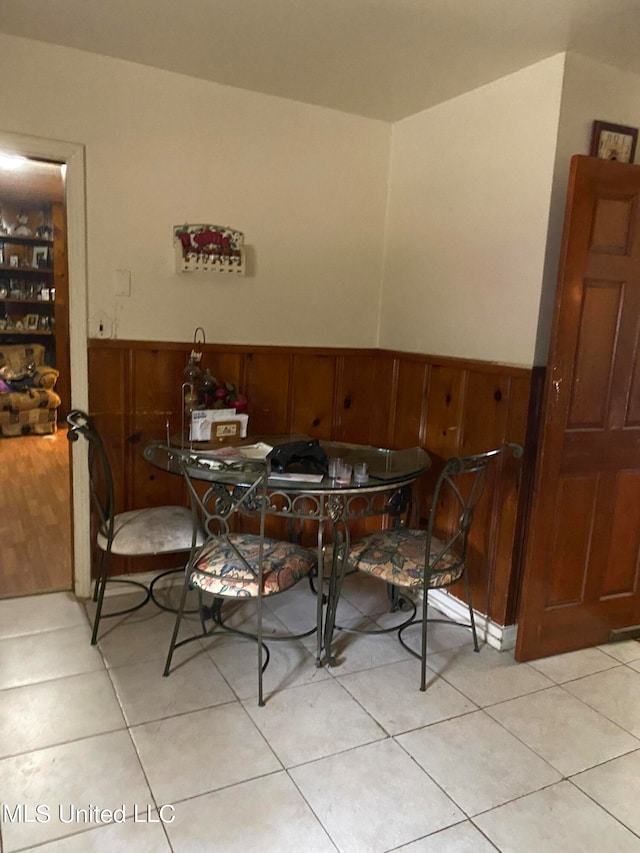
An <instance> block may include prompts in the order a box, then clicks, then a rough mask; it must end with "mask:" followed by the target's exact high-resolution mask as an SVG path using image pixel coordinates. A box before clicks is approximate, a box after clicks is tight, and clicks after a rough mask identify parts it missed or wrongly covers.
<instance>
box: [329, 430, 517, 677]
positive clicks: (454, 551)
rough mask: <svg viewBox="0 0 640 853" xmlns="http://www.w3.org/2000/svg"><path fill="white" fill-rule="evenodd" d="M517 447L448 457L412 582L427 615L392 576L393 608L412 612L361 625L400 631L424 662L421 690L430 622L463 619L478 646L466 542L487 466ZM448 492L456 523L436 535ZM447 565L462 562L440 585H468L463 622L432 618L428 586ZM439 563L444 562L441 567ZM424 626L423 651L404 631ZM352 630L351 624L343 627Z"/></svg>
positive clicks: (476, 647) (380, 631) (383, 631)
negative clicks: (419, 571) (392, 621)
mask: <svg viewBox="0 0 640 853" xmlns="http://www.w3.org/2000/svg"><path fill="white" fill-rule="evenodd" d="M507 451H512V452H513V455H514V456H515V457H520V456H522V448H521V447H520V445H518V444H513V443H510V444H504V445H502V446H501V447H498V448H496V449H495V450H490V451H487V452H486V453H479V454H475V455H472V456H455V457H452V458H450V459H448V460H447V462H446V463H445V465H444V468H443V469H442V471H441V472H440V475H439V476H438V479H437V482H436V486H435V489H434V492H433V497H432V502H431V510H430V512H429V521H428V525H427V530H426V541H425V562H424V570H423V576H422V580H421V582H420V584H416V586H414V587H412V589H420V590H422V592H423V607H422V615H421V616H420V618H418V619H417V618H416V613H417V607H416V604H415V602H414V601H413V600H412V599H411V598H409V597H408V596H407V595H406V594H404V593H403V590H405V589H406V587H400V586H398V585H395V584H393V583H389V582H387V591H388V594H389V598H390V600H391V612H393V611H395V610H398V609H400V610H406V609H409V610H410V614H409V616H408V618H406V619H405V620H404V621H403V622H402V623H400V624H399V625H393V626H392V627H390V628H380V629H377V630H373V631H366V630H365V631H360V632H359V633H372V634H386V633H391V632H396V633H397V635H398V640H399V642H400V644H401V645H402V646H403V647H404V648H405V649H406V650H407V651H408V652H409V653H410V654H412V655H413V656H414V657H416V658H418V659H419V660H420V662H421V671H420V690H422V691H424V690H426V669H427V664H426V658H427V626H428V624H429V623H430V622H434V623H438V622H440V623H445V624H448V625H452V624H453V625H458V626H460V627H463V628H468V629H470V630H471V633H472V636H473V648H474V651H476V652H478V651H479V650H480V647H479V645H478V634H477V630H476V622H475V614H474V610H473V603H472V597H471V584H470V581H469V572H468V569H467V546H468V541H469V532H470V530H471V525H472V522H473V518H474V514H475V511H476V508H477V506H478V504H479V503H480V500H481V498H482V495H483V493H484V490H485V487H486V484H487V477H488V471H489V468H490V466H491V464H492V463H494V462H496V461H497V460H498V459H499V458H500V457H501V456H502V455H503V454H504V453H505V452H507ZM469 476H471V482H470V485H469V486H468V489H466V490H465V492H464V493H463V490H462V488H461V484H460V481H461V480H464V479H468V477H469ZM447 498H450V499H452V500H453V506H454V507H455V510H454V511H451V510H449V512H450V513H451V514H453V512H455V516H456V524H455V527H454V529H453V531H452V532H450V533H448V535H447V538H446V539H444V540H443V538H442V537H439V536H437V528H436V525H437V522H438V521H439V520H440V518H441V512H442V507H443V506H445V507H447ZM434 539H435V540H437V541H438V542H440V543H442V547H441V548H440V549H439V550H438V551H437V552H436V553H434V554H432V553H431V545H432V542H433V540H434ZM452 557H453V558H454V563H453V566H452V565H451V563H448V564H447V563H443V560H445V558H446V559H449V560H450V559H451V558H452ZM443 565H444V566H445V567H446V569H447V570H448V571H451V570H452V569H454V570H455V569H458V568H460V567H461V568H462V571H461V573H460V574H459V575H458V576H457V577H456V578H455V580H452V581H450V582H448V583H442V584H437V585H436V587H435V588H438V589H446V588H447V587H449V586H452V585H453V584H455V583H458V582H460V581H461V580H462V581H463V582H464V585H465V592H466V598H467V607H468V610H469V621H468V622H460V621H455V620H452V619H437V618H428V616H427V612H428V595H429V590H430V589H432V588H434V587H432V586H431V579H432V578H433V577H434V576H437V575H438V574H439V573H440V571H441V570H442V566H443ZM439 566H440V567H441V568H440V569H439ZM415 625H420V626H421V644H420V653H418V652H416V651H415V650H414V649H413V648H412V647H411V646H409V645H408V643H407V642H406V640H405V639H404V637H403V633H404V632H405V631H406V630H407V629H409V628H411V627H413V626H415ZM344 630H348V629H344Z"/></svg>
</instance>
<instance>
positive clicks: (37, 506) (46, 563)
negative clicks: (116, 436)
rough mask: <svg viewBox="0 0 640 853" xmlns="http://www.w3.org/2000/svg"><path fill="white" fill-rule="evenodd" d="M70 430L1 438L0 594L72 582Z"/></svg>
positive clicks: (30, 591) (55, 587) (66, 585)
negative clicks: (68, 437) (68, 435)
mask: <svg viewBox="0 0 640 853" xmlns="http://www.w3.org/2000/svg"><path fill="white" fill-rule="evenodd" d="M66 434H67V430H66V425H65V427H62V428H59V429H58V432H57V434H56V435H54V436H35V435H34V436H22V437H20V438H0V598H8V597H10V596H14V595H30V594H34V593H40V592H51V591H54V590H66V589H71V588H72V558H71V484H70V473H69V443H68V441H67V437H66Z"/></svg>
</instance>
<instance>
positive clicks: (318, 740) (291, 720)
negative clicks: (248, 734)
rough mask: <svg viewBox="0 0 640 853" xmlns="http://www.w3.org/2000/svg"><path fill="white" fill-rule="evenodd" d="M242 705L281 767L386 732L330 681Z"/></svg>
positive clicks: (362, 741) (338, 749) (357, 743)
mask: <svg viewBox="0 0 640 853" xmlns="http://www.w3.org/2000/svg"><path fill="white" fill-rule="evenodd" d="M244 707H245V708H246V710H247V712H248V713H249V714H250V715H251V717H252V719H253V721H254V722H255V724H256V726H257V727H258V728H259V729H260V731H261V732H262V735H263V736H264V738H265V739H266V740H267V741H268V743H269V745H270V746H271V748H272V749H273V751H274V752H275V753H276V755H277V756H278V758H279V759H280V761H281V762H282V764H283V765H284V767H294V766H295V765H296V764H303V763H305V762H307V761H314V760H315V759H317V758H322V757H323V756H325V755H330V754H331V753H334V752H340V751H342V750H345V749H353V747H356V746H360V745H362V744H365V743H370V742H371V741H375V740H381V739H382V738H384V737H385V736H386V735H385V732H384V731H383V730H382V729H381V728H380V726H379V725H378V724H377V723H376V722H375V720H373V719H372V718H371V717H370V716H369V715H368V714H367V712H366V711H364V710H363V709H362V708H361V707H360V705H359V704H358V703H357V702H356V701H355V700H354V699H353V698H352V697H351V696H350V695H349V693H347V691H346V690H345V689H344V688H343V687H341V685H340V684H337V683H336V682H335V681H334V680H333V679H329V680H327V681H320V682H318V683H317V684H305V685H302V686H300V687H292V688H291V689H290V690H283V691H282V692H280V693H276V694H275V695H274V696H272V697H271V698H270V700H269V701H268V702H267V704H266V705H265V706H264V707H263V708H259V707H258V706H257V705H256V703H255V702H253V701H251V700H247V701H246V702H245V703H244Z"/></svg>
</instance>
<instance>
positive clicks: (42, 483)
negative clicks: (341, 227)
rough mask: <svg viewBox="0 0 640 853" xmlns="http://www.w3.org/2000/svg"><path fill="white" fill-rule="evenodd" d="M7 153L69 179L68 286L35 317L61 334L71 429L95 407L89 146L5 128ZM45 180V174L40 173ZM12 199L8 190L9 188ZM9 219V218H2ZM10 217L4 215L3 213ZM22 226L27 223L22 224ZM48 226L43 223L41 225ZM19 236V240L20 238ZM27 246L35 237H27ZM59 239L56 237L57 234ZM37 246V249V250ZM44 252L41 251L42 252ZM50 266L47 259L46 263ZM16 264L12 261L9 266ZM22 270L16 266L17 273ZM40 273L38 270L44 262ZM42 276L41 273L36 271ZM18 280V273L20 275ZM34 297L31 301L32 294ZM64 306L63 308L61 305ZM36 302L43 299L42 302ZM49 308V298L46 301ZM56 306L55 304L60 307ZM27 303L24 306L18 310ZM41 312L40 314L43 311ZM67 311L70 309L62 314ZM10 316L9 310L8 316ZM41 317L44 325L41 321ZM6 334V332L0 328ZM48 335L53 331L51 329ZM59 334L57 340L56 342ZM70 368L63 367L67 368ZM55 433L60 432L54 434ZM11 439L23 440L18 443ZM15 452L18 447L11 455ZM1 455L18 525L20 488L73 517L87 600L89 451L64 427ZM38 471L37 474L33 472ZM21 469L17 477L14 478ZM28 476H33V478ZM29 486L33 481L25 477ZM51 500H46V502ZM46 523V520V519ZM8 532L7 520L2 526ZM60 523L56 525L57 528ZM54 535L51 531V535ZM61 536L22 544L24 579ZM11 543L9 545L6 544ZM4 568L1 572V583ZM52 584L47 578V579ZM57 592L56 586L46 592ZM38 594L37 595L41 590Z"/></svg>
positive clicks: (63, 207) (2, 494)
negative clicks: (91, 389) (73, 420)
mask: <svg viewBox="0 0 640 853" xmlns="http://www.w3.org/2000/svg"><path fill="white" fill-rule="evenodd" d="M0 152H2V153H4V154H6V155H10V156H11V157H12V158H15V159H19V158H20V157H22V158H27V159H28V160H29V161H30V164H31V166H32V167H33V169H34V171H37V169H38V168H41V169H42V168H44V167H45V165H46V164H56V168H57V169H58V170H59V174H60V175H62V176H63V180H62V187H63V190H62V193H63V195H62V202H61V203H59V207H58V212H59V211H62V212H63V214H64V216H63V218H62V219H56V217H53V218H54V219H55V222H54V223H53V225H54V231H55V229H56V228H59V229H60V231H61V233H60V236H61V237H62V238H63V239H61V240H56V239H54V240H53V241H52V244H53V245H52V246H49V248H53V249H54V251H55V250H56V249H57V248H63V249H64V252H65V253H66V255H65V257H64V258H63V262H58V264H57V265H56V263H55V259H54V263H53V270H54V273H55V275H56V276H57V274H58V272H60V274H61V275H62V274H64V276H65V281H62V282H61V281H56V282H55V285H54V286H55V289H56V293H55V299H51V293H49V298H50V302H51V304H50V305H49V306H47V307H45V305H44V304H43V305H40V306H36V307H35V308H34V310H33V311H30V312H29V313H31V314H34V315H39V314H40V313H42V314H46V313H47V311H48V312H49V315H50V316H53V317H54V329H51V328H50V329H49V330H48V331H50V332H52V331H54V330H55V333H56V334H55V336H54V335H53V334H51V335H49V337H50V338H51V340H49V341H48V343H49V348H50V349H52V348H53V347H54V345H55V361H56V369H58V365H59V366H60V368H61V369H60V377H59V379H58V382H60V380H61V384H60V385H59V386H58V385H57V384H56V388H57V390H59V391H60V394H59V396H60V417H59V418H58V423H59V424H62V425H65V426H66V421H65V415H66V412H67V411H68V410H69V409H70V408H72V407H77V408H86V407H87V404H88V373H87V321H86V316H87V293H86V285H87V275H86V224H85V209H86V200H85V181H84V171H85V156H84V146H82V145H80V144H77V143H70V142H65V141H61V140H49V139H44V138H39V137H31V136H22V135H18V134H13V133H5V132H3V131H1V130H0ZM41 177H42V176H41ZM4 192H5V195H6V194H8V192H9V190H8V189H6V188H5V191H4ZM2 204H3V198H2V192H0V205H2ZM2 215H3V214H2ZM3 218H4V215H3ZM18 224H22V223H18ZM33 224H34V223H32V222H31V221H29V219H28V218H27V223H26V227H27V228H31V229H32V230H33ZM41 224H42V225H46V223H38V224H37V225H36V228H37V227H40V225H41ZM18 236H20V235H18ZM48 236H49V235H48V234H45V233H44V232H42V231H41V232H39V234H38V235H36V234H34V235H33V239H34V240H36V238H37V239H38V240H39V239H40V238H42V237H44V239H46V238H47V237H48ZM22 237H23V242H25V243H26V242H28V239H27V238H28V237H29V235H26V234H22ZM54 238H55V233H54ZM30 248H32V249H35V247H30ZM43 254H44V253H42V252H41V253H40V255H43ZM31 260H32V264H33V263H34V260H36V258H35V252H34V254H33V256H32V259H31ZM40 262H41V263H46V261H42V260H41V261H40ZM14 263H15V261H14ZM10 264H11V261H9V266H10ZM12 269H13V270H15V267H14V268H12ZM34 269H37V265H36V267H35V268H34ZM18 270H19V271H20V261H19V260H18ZM36 275H37V274H36ZM23 277H24V278H28V277H29V274H25V276H23ZM16 278H17V276H16ZM65 293H66V295H67V299H66V306H65V305H63V300H62V299H61V298H60V297H61V296H62V295H64V294H65ZM27 298H28V296H27ZM59 298H60V302H59V304H58V300H59ZM36 301H38V300H37V299H36ZM41 301H42V302H43V303H44V302H45V301H46V300H41ZM53 303H56V304H55V305H54V304H53ZM19 307H21V306H18V308H19ZM38 309H39V310H38ZM63 309H65V310H63ZM11 310H12V311H15V312H16V314H17V308H16V307H14V306H12V308H11ZM5 313H6V312H5ZM39 322H40V321H39V320H38V321H37V323H38V324H39ZM22 325H23V331H25V332H27V331H29V332H32V331H35V328H34V326H35V325H36V321H34V319H33V318H32V319H31V321H30V323H29V324H28V325H29V327H30V328H25V326H27V323H26V322H25V321H24V320H23V321H22ZM0 331H2V330H0ZM45 331H47V330H45ZM54 337H55V340H54ZM63 363H64V369H62V365H63ZM52 435H53V434H52ZM29 440H31V441H32V442H38V443H39V449H40V450H43V449H45V448H47V449H48V453H47V454H44V453H43V455H42V456H41V459H40V465H39V466H38V465H34V464H33V462H31V463H30V462H28V461H25V459H29V458H31V454H30V452H28V441H29ZM12 442H17V444H16V443H12ZM12 448H13V450H12ZM23 448H24V449H25V453H24V457H23V454H21V453H19V452H18V451H19V450H20V449H23ZM0 452H3V453H4V455H6V456H7V458H6V459H4V458H3V460H2V472H3V476H2V478H0V502H4V503H7V502H8V503H9V505H10V508H11V510H12V512H13V515H12V520H13V521H12V523H15V524H16V526H18V527H20V526H22V527H25V516H24V515H23V514H22V512H21V511H20V509H19V507H21V503H20V502H19V501H18V500H17V499H16V498H17V496H18V491H22V492H23V493H24V491H25V490H26V491H27V492H28V493H29V495H30V499H31V503H30V504H29V509H30V510H33V508H34V507H35V506H36V505H37V501H38V498H39V497H42V496H43V495H46V497H47V499H50V500H51V501H52V502H55V503H56V505H58V506H60V505H62V506H60V510H61V511H62V508H63V507H64V511H65V516H66V525H67V529H68V538H69V545H68V549H69V555H68V558H67V562H66V569H67V579H66V580H65V588H67V589H72V590H73V591H74V592H75V593H76V595H79V596H86V595H87V594H88V593H89V589H90V577H89V574H90V573H89V557H90V547H89V496H88V477H87V474H86V459H85V458H84V456H83V454H82V452H78V451H77V450H76V448H75V447H74V449H73V452H72V454H71V458H70V457H69V448H68V442H67V440H66V430H65V431H64V432H63V433H62V434H60V430H56V433H55V438H54V437H51V438H48V437H45V436H42V435H35V436H24V437H19V438H15V439H10V438H7V439H5V438H0ZM62 459H64V463H65V470H64V474H63V475H60V461H61V460H62ZM31 469H33V470H31ZM14 470H15V476H14V474H13V472H14ZM23 475H24V477H25V478H26V479H28V477H32V478H33V479H34V480H35V486H32V485H29V486H28V487H25V486H24V484H23V486H22V488H21V489H19V486H20V477H21V476H23ZM27 475H28V476H27ZM63 479H64V483H65V484H66V493H65V487H64V485H61V486H60V487H59V488H58V490H57V492H56V490H55V488H54V487H53V483H54V482H57V483H58V484H62V481H63ZM25 481H26V480H25ZM42 503H43V504H44V503H45V502H44V501H43V502H42ZM52 514H53V510H50V511H45V514H44V519H47V520H49V521H50V520H51V518H52ZM44 519H43V521H44ZM2 526H3V527H4V520H3V525H2ZM54 526H55V524H54ZM46 532H50V531H46ZM59 539H60V537H58V538H55V537H54V538H50V537H47V536H46V535H45V536H43V537H40V541H39V545H38V547H39V549H40V550H39V551H38V547H36V545H35V544H34V543H35V542H36V539H35V537H27V536H26V535H25V537H24V538H23V541H22V547H21V548H19V549H18V554H17V557H16V559H17V562H18V570H17V571H18V574H20V575H21V578H22V580H24V577H25V576H26V575H28V573H29V568H30V566H31V565H34V564H35V563H36V562H40V563H41V564H42V565H46V564H47V562H50V561H51V558H52V549H55V547H56V544H57V543H58V542H59ZM5 542H6V540H5ZM6 553H7V552H6V549H5V548H4V547H3V566H4V565H5V563H6V560H5V559H4V556H5V554H6ZM1 574H2V570H1V569H0V581H1ZM45 583H47V581H46V580H45ZM47 588H48V589H50V588H51V585H49V586H48V587H47ZM34 591H36V590H34ZM38 591H44V590H38ZM23 594H25V592H24V589H12V590H11V591H10V592H7V591H6V590H5V589H2V588H0V597H4V596H7V595H23Z"/></svg>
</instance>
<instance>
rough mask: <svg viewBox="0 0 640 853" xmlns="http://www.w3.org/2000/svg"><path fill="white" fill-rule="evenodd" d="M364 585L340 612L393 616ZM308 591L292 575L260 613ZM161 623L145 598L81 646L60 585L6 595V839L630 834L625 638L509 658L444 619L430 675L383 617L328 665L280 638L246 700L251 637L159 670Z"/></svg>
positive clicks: (41, 842)
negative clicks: (167, 671) (263, 700)
mask: <svg viewBox="0 0 640 853" xmlns="http://www.w3.org/2000/svg"><path fill="white" fill-rule="evenodd" d="M364 583H371V582H370V581H369V580H367V579H360V578H355V577H354V578H349V579H348V580H347V589H346V590H345V598H344V600H343V603H342V604H341V606H340V614H339V619H340V622H341V624H348V622H349V621H350V622H351V623H352V624H353V623H354V622H355V623H357V622H359V623H363V622H365V621H367V620H368V619H371V618H376V617H378V618H380V619H381V621H385V620H384V617H383V616H382V611H383V608H384V604H385V600H384V595H382V597H378V598H376V594H375V592H371V589H370V587H367V588H366V589H365V588H364V587H363V584H364ZM376 589H377V587H376ZM358 603H360V607H361V610H362V611H363V612H360V611H359V610H358V607H357V605H358ZM314 608H315V602H314V599H313V597H312V595H311V593H310V592H309V590H308V589H307V588H306V587H302V586H301V587H299V588H298V589H297V590H294V591H293V593H292V594H291V596H290V597H289V599H288V601H287V600H285V598H284V597H281V598H280V599H279V600H277V599H274V601H273V609H272V611H271V612H270V614H269V620H268V622H269V625H271V626H272V627H274V628H275V627H277V626H282V625H283V624H284V625H287V626H289V627H291V626H296V627H299V626H300V620H301V614H302V615H304V614H305V613H307V614H309V619H310V620H313V615H314V612H315V610H314ZM236 618H237V619H238V620H241V619H242V618H243V617H242V613H239V614H237V616H236ZM190 624H192V623H190ZM172 625H173V616H172V615H170V614H168V613H165V612H162V611H160V610H159V609H157V608H155V606H154V605H149V606H148V607H146V608H145V609H144V610H142V611H139V612H138V613H137V614H135V616H133V617H128V618H126V619H114V620H108V621H105V622H103V623H102V626H101V640H100V647H99V649H93V648H91V647H90V645H89V628H88V621H87V617H86V614H85V609H84V607H83V606H82V605H81V604H80V603H78V602H76V601H75V599H74V598H73V597H72V596H71V595H66V594H53V595H48V596H36V597H31V598H24V599H18V600H15V599H13V600H4V601H0V799H1V803H2V809H3V813H2V815H0V817H1V818H2V826H1V829H2V845H3V846H2V849H3V851H4V853H9V851H19V850H34V849H37V850H39V851H42V853H46V851H54V850H55V851H60V853H72V851H77V853H86V851H100V853H103V852H104V851H108V853H111V851H120V850H122V851H131V853H142V851H148V852H149V853H162V851H171V850H173V851H179V852H180V853H181V852H182V851H185V852H188V853H191V852H192V851H194V853H195V851H220V853H236V851H238V853H240V851H242V853H247V851H260V853H271V852H272V851H273V853H289V851H292V852H293V851H295V853H298V851H305V853H313V851H322V852H323V853H324V851H333V853H335V851H340V853H378V852H379V853H382V851H391V850H402V851H403V853H420V851H429V853H452V851H455V853H458V851H460V853H471V851H474V853H476V851H477V852H478V853H485V851H491V850H494V851H495V850H501V851H535V853H553V851H558V853H560V851H561V853H571V851H576V853H577V852H578V851H580V853H582V851H598V853H606V851H616V853H622V852H623V851H640V809H639V808H638V805H637V804H638V802H639V801H640V643H638V642H634V641H629V642H625V643H620V644H616V645H611V646H606V647H604V646H603V647H601V648H597V649H587V650H584V651H581V652H576V653H573V654H569V655H562V656H559V657H556V658H550V659H545V660H540V661H536V662H534V663H531V664H516V663H515V662H514V660H513V656H512V655H511V654H509V653H501V654H500V653H498V652H495V651H494V650H492V649H491V648H489V647H487V646H485V647H483V648H482V650H481V652H480V654H474V653H473V651H472V649H471V646H470V643H469V636H468V633H467V632H465V631H464V630H461V629H458V628H452V627H451V626H447V625H437V626H434V628H433V636H432V643H431V646H430V648H431V651H432V653H431V654H430V656H429V665H430V670H431V672H432V677H431V679H430V683H429V687H428V690H427V692H426V693H424V694H423V693H420V692H419V690H418V662H417V661H416V660H415V659H413V658H412V657H410V656H409V655H408V654H407V653H406V652H405V651H404V650H403V649H402V648H401V647H400V646H399V645H398V643H397V642H396V641H395V639H392V638H391V637H390V636H386V637H365V636H363V635H353V634H349V635H347V634H344V635H342V636H340V637H338V643H337V645H338V648H339V651H340V658H341V665H339V666H337V667H335V668H334V669H329V670H328V669H324V668H323V669H317V668H316V667H315V662H314V657H313V654H312V652H311V651H310V650H312V649H313V647H314V639H313V638H308V639H306V640H304V641H303V642H299V643H273V644H272V645H271V651H272V656H273V657H272V662H271V664H270V666H269V668H268V669H267V672H266V675H265V686H266V690H267V697H268V698H267V704H266V706H265V707H264V708H258V707H257V703H256V676H255V657H256V656H255V652H254V646H253V645H252V644H250V643H247V642H244V641H238V640H236V639H230V638H229V637H223V638H221V639H217V640H210V641H207V644H206V646H203V645H201V644H200V642H199V641H197V642H195V643H192V644H190V645H188V646H187V647H185V648H184V649H182V650H180V651H179V652H178V653H177V655H176V668H175V670H174V671H173V672H172V674H171V676H170V677H169V678H162V666H163V659H164V656H165V653H166V646H167V644H168V641H169V634H170V630H171V627H172ZM185 630H187V631H189V630H190V625H189V624H188V625H187V626H186V629H185ZM162 806H164V808H163V809H162V811H161V814H162V817H164V818H165V821H164V822H162V821H161V820H160V818H159V813H158V810H159V809H160V807H162ZM38 807H39V808H38ZM78 809H84V810H85V812H81V811H80V812H78V811H77V810H78ZM104 809H111V810H116V811H115V813H114V814H113V815H112V816H111V817H110V816H109V815H108V814H107V813H106V812H101V810H104ZM118 809H120V810H121V811H118ZM134 809H135V811H134ZM123 817H126V820H124V821H122V820H121V819H122V818H123Z"/></svg>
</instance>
